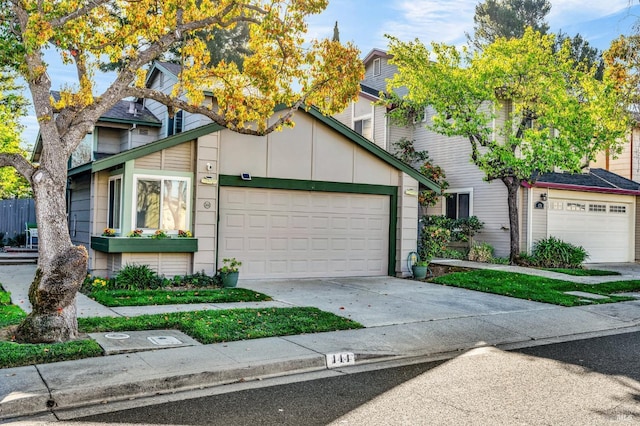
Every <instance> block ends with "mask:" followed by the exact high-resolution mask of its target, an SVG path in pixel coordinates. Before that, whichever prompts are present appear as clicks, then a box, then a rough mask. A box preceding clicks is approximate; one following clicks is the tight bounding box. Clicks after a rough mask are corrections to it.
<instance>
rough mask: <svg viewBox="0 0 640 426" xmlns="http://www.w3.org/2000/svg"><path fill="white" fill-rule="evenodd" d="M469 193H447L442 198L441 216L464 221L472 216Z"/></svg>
mask: <svg viewBox="0 0 640 426" xmlns="http://www.w3.org/2000/svg"><path fill="white" fill-rule="evenodd" d="M471 194H472V193H471V191H459V192H449V193H447V196H446V197H444V203H443V210H444V211H443V214H444V215H445V216H447V217H448V218H451V219H464V218H467V217H469V216H471V215H472V214H473V212H472V205H471V203H472V195H471Z"/></svg>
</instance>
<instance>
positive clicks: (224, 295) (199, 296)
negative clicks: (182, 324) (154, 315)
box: [88, 288, 272, 307]
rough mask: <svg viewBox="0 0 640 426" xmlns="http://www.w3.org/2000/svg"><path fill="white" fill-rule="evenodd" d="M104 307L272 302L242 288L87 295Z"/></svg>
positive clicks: (269, 298)
mask: <svg viewBox="0 0 640 426" xmlns="http://www.w3.org/2000/svg"><path fill="white" fill-rule="evenodd" d="M88 296H89V297H90V298H92V299H93V300H95V301H96V302H98V303H100V304H102V305H104V306H111V307H117V306H146V305H173V304H183V303H232V302H256V301H266V300H272V299H271V297H269V296H267V295H266V294H262V293H258V292H256V291H252V290H247V289H244V288H217V289H199V290H99V291H94V292H92V293H90V294H89V295H88Z"/></svg>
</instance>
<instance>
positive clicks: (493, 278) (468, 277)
mask: <svg viewBox="0 0 640 426" xmlns="http://www.w3.org/2000/svg"><path fill="white" fill-rule="evenodd" d="M432 282H434V283H437V284H444V285H449V286H454V287H461V288H466V289H470V290H477V291H483V292H485V293H494V294H500V295H503V296H510V297H517V298H519V299H526V300H533V301H536V302H544V303H552V304H554V305H560V306H581V305H591V304H599V303H612V302H622V301H628V300H635V299H633V298H631V297H623V296H615V295H614V294H613V293H619V292H625V291H640V281H636V280H634V281H617V282H609V283H602V284H579V283H574V282H570V281H564V280H556V279H551V278H545V277H538V276H534V275H524V274H518V273H513V272H504V271H492V270H488V269H479V270H474V271H468V272H454V273H451V274H448V275H443V276H441V277H437V278H434V279H433V280H432ZM567 291H583V292H586V293H593V294H599V295H603V296H608V297H609V298H608V299H590V300H585V298H583V297H579V296H572V295H570V294H565V292H567Z"/></svg>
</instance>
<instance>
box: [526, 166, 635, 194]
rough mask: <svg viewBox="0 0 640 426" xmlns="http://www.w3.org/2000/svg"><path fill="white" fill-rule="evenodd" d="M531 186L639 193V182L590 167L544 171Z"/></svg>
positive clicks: (610, 192) (611, 192)
mask: <svg viewBox="0 0 640 426" xmlns="http://www.w3.org/2000/svg"><path fill="white" fill-rule="evenodd" d="M533 186H534V187H536V188H551V189H565V190H569V191H585V192H602V193H608V194H620V195H640V183H638V182H634V181H632V180H629V179H627V178H624V177H622V176H620V175H617V174H615V173H613V172H610V171H608V170H605V169H591V170H589V172H588V173H544V174H542V175H540V176H539V177H538V180H537V181H536V183H535V184H533Z"/></svg>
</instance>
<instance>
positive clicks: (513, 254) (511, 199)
mask: <svg viewBox="0 0 640 426" xmlns="http://www.w3.org/2000/svg"><path fill="white" fill-rule="evenodd" d="M502 183H504V185H505V186H506V187H507V205H508V207H509V238H510V244H509V263H511V264H513V263H515V262H516V260H517V258H518V256H519V255H520V224H519V221H518V190H519V189H520V183H521V181H520V179H517V178H515V177H505V178H503V179H502Z"/></svg>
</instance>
